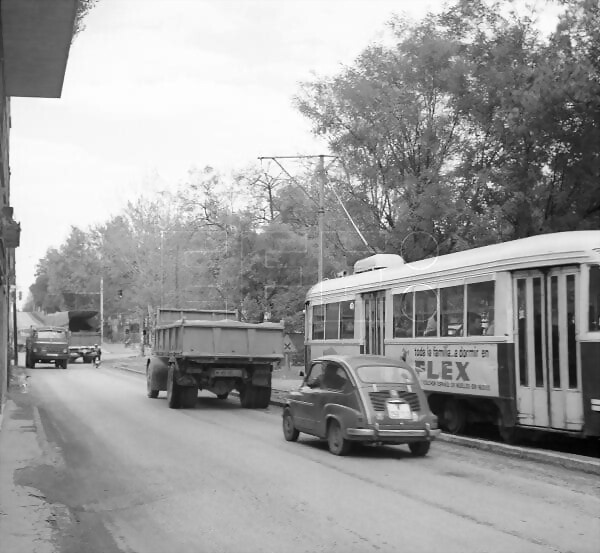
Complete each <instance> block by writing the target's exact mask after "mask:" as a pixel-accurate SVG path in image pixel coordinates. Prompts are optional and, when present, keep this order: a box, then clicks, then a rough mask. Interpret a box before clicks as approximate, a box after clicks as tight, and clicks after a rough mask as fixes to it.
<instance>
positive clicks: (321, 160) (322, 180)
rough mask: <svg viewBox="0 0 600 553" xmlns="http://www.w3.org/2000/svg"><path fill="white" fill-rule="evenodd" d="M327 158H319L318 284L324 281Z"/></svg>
mask: <svg viewBox="0 0 600 553" xmlns="http://www.w3.org/2000/svg"><path fill="white" fill-rule="evenodd" d="M326 178H327V175H326V174H325V156H319V271H318V282H321V281H322V280H323V255H324V254H323V235H324V233H325V200H324V196H325V179H326Z"/></svg>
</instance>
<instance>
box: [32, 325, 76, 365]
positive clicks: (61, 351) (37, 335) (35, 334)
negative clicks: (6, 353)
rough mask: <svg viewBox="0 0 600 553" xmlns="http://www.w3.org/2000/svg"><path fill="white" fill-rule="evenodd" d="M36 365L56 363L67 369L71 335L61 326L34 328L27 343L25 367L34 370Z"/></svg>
mask: <svg viewBox="0 0 600 553" xmlns="http://www.w3.org/2000/svg"><path fill="white" fill-rule="evenodd" d="M36 363H54V364H55V365H56V367H57V368H58V367H61V368H63V369H66V368H67V365H68V363H69V334H68V331H67V329H65V328H63V327H60V326H57V327H55V326H42V327H38V328H32V329H31V332H30V334H29V336H28V337H27V340H26V342H25V366H26V367H27V368H29V369H34V368H35V364H36Z"/></svg>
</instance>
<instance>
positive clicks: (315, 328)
mask: <svg viewBox="0 0 600 553" xmlns="http://www.w3.org/2000/svg"><path fill="white" fill-rule="evenodd" d="M312 313H313V317H312V339H313V340H323V339H324V338H325V306H324V305H313V308H312Z"/></svg>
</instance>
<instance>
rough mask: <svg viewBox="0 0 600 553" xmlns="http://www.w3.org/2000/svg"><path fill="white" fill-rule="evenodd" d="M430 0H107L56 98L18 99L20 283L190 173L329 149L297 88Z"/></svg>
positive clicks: (14, 148)
mask: <svg viewBox="0 0 600 553" xmlns="http://www.w3.org/2000/svg"><path fill="white" fill-rule="evenodd" d="M440 5H441V2H439V1H436V0H432V1H427V0H394V1H392V0H99V2H98V4H97V6H96V8H94V10H93V11H92V12H90V14H89V15H88V17H87V18H86V20H85V24H86V29H85V30H84V31H83V32H82V33H81V34H80V35H79V36H77V38H76V39H75V41H74V43H73V45H72V47H71V51H70V55H69V61H68V64H67V71H66V75H65V82H64V87H63V93H62V98H60V99H29V98H13V99H12V102H11V106H12V109H11V111H12V129H11V142H10V162H11V172H12V174H11V194H12V205H13V206H14V208H15V219H16V220H17V221H20V222H21V227H22V234H21V247H20V248H18V249H17V286H18V289H19V290H21V291H22V292H23V297H24V299H25V298H26V296H27V294H28V288H29V286H30V285H31V284H32V283H33V282H34V272H35V266H36V264H37V262H38V261H39V259H40V258H42V257H43V256H44V255H45V253H46V251H47V249H48V248H49V247H59V246H60V245H61V244H62V243H63V242H64V240H65V238H66V237H67V235H68V233H69V231H70V228H71V226H77V227H80V228H83V229H87V228H89V226H90V225H91V224H96V223H102V222H104V221H106V220H107V219H108V218H109V217H110V216H111V215H112V214H117V213H118V212H120V211H121V210H122V208H123V207H124V205H125V204H126V202H127V201H128V200H132V199H135V198H137V197H139V196H140V195H142V193H143V192H144V191H148V190H150V191H151V190H152V189H154V190H159V189H166V188H175V187H176V186H177V185H178V183H180V182H181V181H182V180H184V178H185V176H186V174H187V171H188V170H189V169H190V168H191V167H193V166H196V167H204V166H205V165H211V166H213V167H215V168H216V169H218V170H220V171H222V172H225V173H227V172H229V171H231V170H232V169H236V168H242V167H245V166H247V165H249V164H250V163H253V162H256V158H257V157H259V156H269V155H295V154H321V153H326V149H325V148H324V146H323V145H322V144H321V143H319V142H318V141H317V140H316V139H315V138H313V137H312V135H311V133H310V132H309V125H308V122H307V121H306V120H305V119H304V118H303V117H302V116H301V115H300V114H299V113H298V112H297V111H296V110H295V108H294V107H293V104H292V97H293V96H294V94H296V93H297V92H298V90H299V86H298V83H299V82H301V81H305V80H308V79H310V78H311V75H312V74H317V75H319V76H324V75H330V74H334V73H336V72H337V71H339V69H340V68H341V66H342V65H343V64H351V63H352V61H353V60H354V59H355V58H356V56H357V55H358V54H359V53H360V51H361V50H363V49H364V48H365V47H366V46H367V45H368V44H369V43H370V42H372V41H380V40H382V39H384V38H385V34H386V27H385V23H386V22H387V21H389V19H390V18H391V15H392V13H401V12H404V13H405V14H407V15H408V16H410V17H413V18H417V19H418V18H420V17H422V16H423V15H424V14H425V13H426V12H427V10H428V9H432V8H433V9H439V7H440Z"/></svg>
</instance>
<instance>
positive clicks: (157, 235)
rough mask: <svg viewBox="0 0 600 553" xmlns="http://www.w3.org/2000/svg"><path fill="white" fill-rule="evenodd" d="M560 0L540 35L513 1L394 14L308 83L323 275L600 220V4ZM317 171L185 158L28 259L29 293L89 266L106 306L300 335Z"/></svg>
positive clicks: (81, 290)
mask: <svg viewBox="0 0 600 553" xmlns="http://www.w3.org/2000/svg"><path fill="white" fill-rule="evenodd" d="M83 4H87V5H89V7H91V5H92V4H93V3H92V2H88V3H83ZM83 4H82V5H83ZM561 4H562V5H563V7H564V12H563V13H562V15H561V16H560V19H559V21H558V24H557V26H556V29H555V31H554V32H552V33H551V34H550V35H549V36H542V35H540V33H539V31H538V30H537V26H536V22H535V15H536V14H535V12H531V13H529V14H525V15H523V14H520V13H517V12H516V11H515V10H512V9H511V6H513V4H512V3H508V4H507V3H503V2H493V1H490V2H485V1H483V0H457V1H456V2H454V3H453V4H451V5H449V6H448V7H447V8H446V9H444V11H442V12H440V13H437V14H430V15H428V16H427V17H426V18H424V19H423V20H422V21H420V22H417V23H412V22H409V21H407V20H405V19H402V18H399V17H396V18H394V19H393V20H392V21H391V22H390V26H389V28H390V32H391V34H392V37H393V42H392V43H391V44H390V45H383V44H372V45H368V46H367V47H366V48H365V49H364V51H363V52H362V53H361V54H360V55H359V56H358V58H357V59H356V60H355V62H354V63H353V64H352V65H350V66H347V67H344V68H343V69H342V70H341V71H340V72H339V73H338V74H336V75H333V76H329V77H325V78H315V79H314V80H312V81H310V82H306V83H304V84H303V86H302V88H301V89H300V91H299V93H298V96H297V98H296V103H297V106H298V109H299V110H300V112H301V113H303V114H304V115H305V116H306V117H307V118H308V119H309V120H310V121H311V123H312V126H313V131H314V133H316V134H317V135H320V136H322V137H324V138H325V139H326V140H327V141H328V143H329V146H330V149H331V152H332V153H333V154H334V155H335V156H336V158H335V159H334V160H333V161H332V160H331V159H330V158H327V161H328V164H327V167H326V181H327V185H326V186H325V188H324V191H323V192H324V196H323V205H324V210H325V215H324V236H325V240H324V250H325V251H324V265H325V266H324V275H325V277H326V278H331V277H333V276H335V273H337V272H338V271H341V270H349V269H351V267H352V265H353V263H354V262H355V261H356V260H357V259H359V258H362V257H365V256H366V255H370V254H371V253H372V252H373V251H387V252H393V253H400V254H401V255H402V256H403V257H404V258H406V259H407V260H413V259H420V258H424V257H428V256H432V255H437V254H440V253H447V252H450V251H456V250H460V249H465V248H469V247H473V246H478V245H484V244H487V243H491V242H496V241H504V240H509V239H513V238H519V237H522V236H528V235H532V234H538V233H543V232H551V231H560V230H572V229H584V228H598V226H599V225H600V196H599V195H598V193H597V183H598V182H599V181H600V153H599V152H598V147H597V145H598V144H599V143H600V12H599V7H598V2H597V1H592V0H563V1H562V2H561ZM89 7H88V9H89ZM315 165H316V164H315V163H314V160H312V161H311V165H310V166H309V165H307V166H306V167H305V168H304V169H303V170H301V171H298V172H297V174H296V176H295V177H293V176H292V175H291V174H290V173H289V172H288V171H287V170H285V169H284V167H283V165H278V166H276V164H274V163H271V165H270V167H267V168H266V169H265V167H260V168H259V167H247V168H245V169H243V170H241V171H238V172H237V173H236V174H235V175H233V176H232V177H227V176H224V175H222V174H220V173H219V172H218V171H216V170H215V169H214V168H212V167H204V168H202V169H198V168H192V169H191V170H190V171H189V173H188V176H187V179H186V182H185V183H184V184H183V185H182V186H181V187H180V188H179V189H178V190H177V191H176V192H174V193H166V192H165V193H162V194H159V195H157V196H156V197H153V198H140V199H139V200H138V201H137V202H134V203H131V204H129V205H128V206H127V207H126V209H125V210H124V211H123V213H121V214H119V215H117V216H115V217H113V218H112V219H111V220H109V221H107V222H106V223H105V224H103V225H100V226H98V227H96V228H93V229H90V230H89V231H83V230H80V229H75V228H74V229H72V231H71V234H70V235H69V237H68V238H67V240H66V242H65V244H64V245H63V246H61V247H60V248H59V249H51V250H49V251H48V252H47V254H46V256H45V257H44V258H43V259H42V260H40V262H39V264H38V271H37V275H36V282H35V284H34V285H33V286H32V287H31V294H32V303H33V304H34V305H35V308H36V309H41V310H44V311H54V310H58V309H71V308H84V307H91V306H93V305H97V303H98V290H99V286H100V278H101V277H102V279H103V284H104V300H105V316H107V317H110V316H111V315H116V314H119V313H121V314H123V313H126V314H136V315H141V314H145V313H147V312H148V308H149V307H150V308H153V307H155V306H158V305H165V306H175V307H196V308H226V309H232V308H234V309H238V310H239V312H240V313H241V315H242V317H243V318H244V319H245V320H248V321H264V320H267V319H269V318H270V319H271V320H283V321H284V322H285V324H286V328H288V329H290V330H292V329H293V330H302V328H303V307H304V297H305V294H306V290H307V289H308V287H309V286H311V285H312V284H313V283H314V282H315V281H316V280H317V261H318V259H317V258H318V239H319V231H318V229H319V224H318V207H319V189H320V185H321V180H320V179H321V177H322V175H319V174H317V172H316V170H315ZM273 169H275V171H273ZM355 225H356V227H358V228H359V229H360V230H361V232H362V235H363V236H364V237H365V239H366V242H367V244H368V245H367V244H365V243H364V241H363V239H362V237H360V236H359V234H358V232H357V230H356V228H355ZM119 290H122V291H123V297H119V295H118V291H119Z"/></svg>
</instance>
